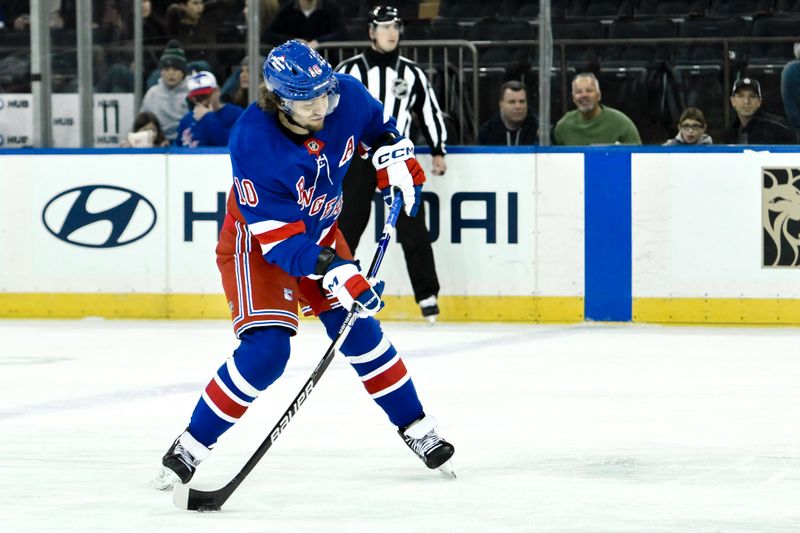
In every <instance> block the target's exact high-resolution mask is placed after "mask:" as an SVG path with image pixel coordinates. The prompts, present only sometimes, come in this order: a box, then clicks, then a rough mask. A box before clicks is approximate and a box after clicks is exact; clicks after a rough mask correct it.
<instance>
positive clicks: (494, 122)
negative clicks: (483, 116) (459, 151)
mask: <svg viewBox="0 0 800 533" xmlns="http://www.w3.org/2000/svg"><path fill="white" fill-rule="evenodd" d="M498 105H499V107H500V110H499V111H498V112H497V114H496V115H495V116H494V117H493V118H491V119H489V120H487V121H486V122H484V123H483V124H482V125H481V129H480V131H479V132H478V144H488V145H506V146H517V145H521V144H539V135H538V132H539V119H538V117H537V116H536V114H535V113H534V112H533V110H532V109H531V108H529V107H528V90H527V88H526V87H525V84H524V83H522V82H521V81H517V80H511V81H507V82H505V83H503V84H502V85H501V86H500V100H499V102H498Z"/></svg>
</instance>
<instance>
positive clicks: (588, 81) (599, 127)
mask: <svg viewBox="0 0 800 533" xmlns="http://www.w3.org/2000/svg"><path fill="white" fill-rule="evenodd" d="M601 98H602V94H601V93H600V83H599V82H598V81H597V78H596V77H595V76H594V74H592V73H588V72H586V73H582V74H578V75H577V76H575V78H574V79H573V80H572V101H573V102H574V103H575V106H576V107H577V108H578V109H574V110H572V111H570V112H568V113H567V114H566V115H564V116H563V117H561V120H559V121H558V123H557V124H556V127H555V129H554V130H553V138H554V141H555V144H560V145H567V146H587V145H591V144H642V140H641V138H640V137H639V130H637V129H636V126H635V125H634V124H633V122H632V121H631V119H629V118H628V117H627V116H626V115H625V114H624V113H622V112H621V111H617V110H616V109H614V108H611V107H608V106H604V105H601V104H600V99H601Z"/></svg>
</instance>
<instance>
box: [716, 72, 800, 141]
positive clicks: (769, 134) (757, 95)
mask: <svg viewBox="0 0 800 533" xmlns="http://www.w3.org/2000/svg"><path fill="white" fill-rule="evenodd" d="M762 102H763V100H762V98H761V84H760V83H758V81H756V80H754V79H753V78H741V79H738V80H736V82H735V83H734V84H733V90H732V92H731V105H732V106H733V108H734V109H735V110H736V118H735V119H734V120H733V124H731V127H730V128H729V129H728V132H727V134H726V136H725V142H726V143H727V144H795V143H796V142H797V135H796V134H795V131H794V129H792V127H791V126H789V125H788V124H787V123H786V122H784V120H783V119H782V118H781V117H779V116H777V115H772V114H770V113H767V112H765V111H763V110H762V109H761V104H762Z"/></svg>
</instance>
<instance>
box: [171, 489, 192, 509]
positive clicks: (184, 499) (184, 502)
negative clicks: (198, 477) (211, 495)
mask: <svg viewBox="0 0 800 533" xmlns="http://www.w3.org/2000/svg"><path fill="white" fill-rule="evenodd" d="M172 503H174V504H175V507H177V508H178V509H183V510H184V511H186V510H188V509H189V485H184V484H183V483H177V484H176V485H175V488H174V489H173V491H172Z"/></svg>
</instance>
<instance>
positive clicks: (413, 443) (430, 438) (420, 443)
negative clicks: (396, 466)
mask: <svg viewBox="0 0 800 533" xmlns="http://www.w3.org/2000/svg"><path fill="white" fill-rule="evenodd" d="M406 442H407V443H408V446H409V447H410V448H411V449H412V450H414V453H416V454H417V455H419V456H420V457H425V456H426V455H427V453H428V452H429V451H431V450H432V449H433V448H435V447H436V446H438V445H439V444H440V443H441V442H442V438H441V437H440V436H439V435H437V434H436V432H435V431H429V432H428V433H426V434H425V436H424V437H422V438H421V439H415V438H412V437H406Z"/></svg>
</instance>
